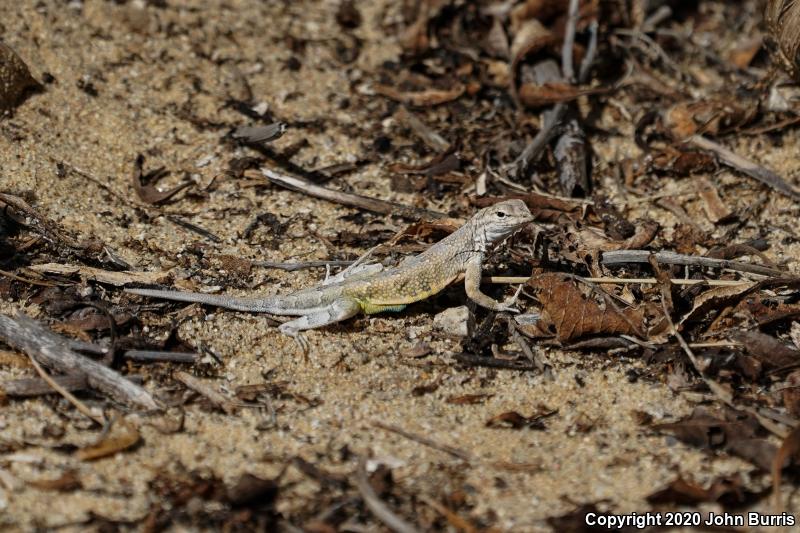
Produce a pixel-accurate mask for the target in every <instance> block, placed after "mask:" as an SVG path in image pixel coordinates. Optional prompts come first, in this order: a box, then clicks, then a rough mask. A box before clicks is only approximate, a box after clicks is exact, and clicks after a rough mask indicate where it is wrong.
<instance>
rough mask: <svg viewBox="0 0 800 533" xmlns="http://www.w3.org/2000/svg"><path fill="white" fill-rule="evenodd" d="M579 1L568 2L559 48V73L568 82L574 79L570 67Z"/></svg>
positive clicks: (572, 70)
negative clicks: (565, 23) (565, 22)
mask: <svg viewBox="0 0 800 533" xmlns="http://www.w3.org/2000/svg"><path fill="white" fill-rule="evenodd" d="M579 4H580V0H570V1H569V8H568V9H567V26H566V27H565V28H564V45H563V46H562V47H561V72H562V73H563V75H564V77H565V78H566V79H567V81H568V82H572V81H573V78H574V77H575V69H574V68H573V67H572V54H574V53H575V50H574V48H575V27H576V26H577V25H578V6H579Z"/></svg>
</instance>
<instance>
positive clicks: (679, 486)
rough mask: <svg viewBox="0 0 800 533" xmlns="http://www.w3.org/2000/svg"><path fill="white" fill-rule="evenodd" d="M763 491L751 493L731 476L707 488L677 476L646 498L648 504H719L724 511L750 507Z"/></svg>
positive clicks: (737, 477) (736, 478) (723, 477)
mask: <svg viewBox="0 0 800 533" xmlns="http://www.w3.org/2000/svg"><path fill="white" fill-rule="evenodd" d="M764 494H765V491H761V492H752V491H750V490H748V489H747V488H746V487H744V486H743V485H742V479H741V476H739V475H738V474H733V475H731V476H722V477H718V478H716V479H714V480H713V481H712V482H711V484H710V485H709V487H708V488H707V489H706V488H703V487H702V486H701V485H698V484H696V483H693V482H691V481H686V480H684V479H683V478H682V477H680V476H678V478H677V479H675V480H674V481H672V482H671V483H670V484H669V485H667V486H666V487H664V488H663V489H661V490H657V491H656V492H654V493H652V494H650V495H649V496H647V501H648V503H651V504H655V505H659V504H670V505H689V506H694V505H697V504H700V503H717V502H718V503H721V504H722V505H723V506H724V507H725V508H726V509H727V508H737V507H743V506H746V505H751V504H753V503H755V502H756V501H757V500H759V499H760V498H761V497H762V496H764Z"/></svg>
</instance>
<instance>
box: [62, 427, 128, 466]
mask: <svg viewBox="0 0 800 533" xmlns="http://www.w3.org/2000/svg"><path fill="white" fill-rule="evenodd" d="M140 440H141V436H140V435H139V431H138V430H137V429H136V428H135V427H134V426H133V425H132V424H130V423H128V422H125V421H122V422H120V423H118V424H116V427H115V428H113V429H112V431H111V433H110V434H109V435H106V436H104V437H103V438H101V439H100V441H98V442H97V443H95V444H92V445H90V446H86V447H85V448H81V449H79V450H78V451H76V452H75V457H76V458H78V459H80V460H81V461H94V460H95V459H101V458H103V457H108V456H109V455H114V454H116V453H119V452H121V451H124V450H127V449H129V448H131V447H133V446H135V445H136V444H138V443H139V441H140Z"/></svg>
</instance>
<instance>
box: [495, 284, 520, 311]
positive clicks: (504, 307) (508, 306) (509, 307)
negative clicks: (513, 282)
mask: <svg viewBox="0 0 800 533" xmlns="http://www.w3.org/2000/svg"><path fill="white" fill-rule="evenodd" d="M521 292H522V285H520V286H519V287H518V288H517V292H515V293H514V296H512V297H511V298H509V299H508V300H506V301H505V302H503V303H502V304H501V305H500V308H499V309H498V311H500V312H503V311H505V312H507V313H520V312H521V311H520V310H519V309H517V308H516V307H514V304H516V303H517V300H519V294H520V293H521Z"/></svg>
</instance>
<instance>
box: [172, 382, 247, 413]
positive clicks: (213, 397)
mask: <svg viewBox="0 0 800 533" xmlns="http://www.w3.org/2000/svg"><path fill="white" fill-rule="evenodd" d="M172 377H174V378H175V379H177V380H178V381H180V382H181V383H183V384H184V385H186V387H187V388H189V389H191V390H193V391H195V392H196V393H198V394H199V395H201V396H203V397H204V398H206V399H207V400H208V401H210V402H211V403H213V404H214V405H216V406H217V407H219V408H220V409H222V410H223V411H225V413H226V414H229V415H230V414H233V413H235V412H236V405H235V404H234V402H232V401H231V400H230V399H229V398H227V397H226V396H225V395H224V394H222V393H221V392H219V391H217V390H215V389H213V388H212V387H210V386H208V385H207V384H206V383H204V382H203V381H202V380H200V379H197V378H196V377H194V376H193V375H191V374H187V373H186V372H175V373H174V374H173V375H172Z"/></svg>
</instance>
